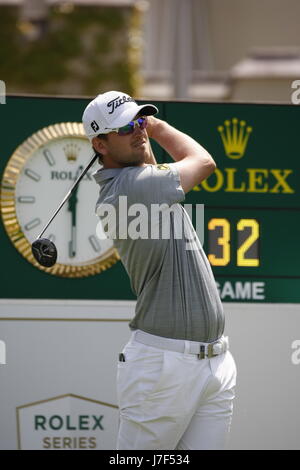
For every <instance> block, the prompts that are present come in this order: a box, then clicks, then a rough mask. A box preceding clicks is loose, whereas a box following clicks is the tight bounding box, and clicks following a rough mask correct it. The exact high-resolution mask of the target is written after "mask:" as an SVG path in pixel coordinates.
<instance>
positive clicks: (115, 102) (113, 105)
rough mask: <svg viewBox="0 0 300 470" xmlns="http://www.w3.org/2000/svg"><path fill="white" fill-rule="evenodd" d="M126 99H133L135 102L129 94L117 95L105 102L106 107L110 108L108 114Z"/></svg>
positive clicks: (126, 100)
mask: <svg viewBox="0 0 300 470" xmlns="http://www.w3.org/2000/svg"><path fill="white" fill-rule="evenodd" d="M128 101H133V102H134V103H135V100H134V99H133V98H131V97H130V96H125V95H124V96H122V98H121V97H120V96H117V98H114V99H113V100H111V101H109V102H108V103H107V107H108V108H111V110H110V111H109V113H108V114H112V113H113V112H114V111H115V110H116V109H117V108H118V107H119V106H122V104H124V103H126V102H128Z"/></svg>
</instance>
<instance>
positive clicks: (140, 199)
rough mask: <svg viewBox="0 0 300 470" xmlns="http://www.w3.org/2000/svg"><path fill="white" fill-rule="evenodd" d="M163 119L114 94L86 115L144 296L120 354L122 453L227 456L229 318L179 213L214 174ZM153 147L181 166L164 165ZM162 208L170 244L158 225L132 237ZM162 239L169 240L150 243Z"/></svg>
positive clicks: (110, 231) (114, 233)
mask: <svg viewBox="0 0 300 470" xmlns="http://www.w3.org/2000/svg"><path fill="white" fill-rule="evenodd" d="M157 111H158V110H157V108H156V107H155V106H153V105H151V104H146V105H141V106H139V105H138V104H137V103H136V102H135V101H134V100H133V98H131V97H130V96H128V95H127V94H126V93H122V92H118V91H111V92H107V93H103V94H100V95H98V96H97V97H96V98H95V99H94V100H93V101H92V102H90V103H89V105H88V106H87V108H86V109H85V111H84V114H83V124H84V128H85V131H86V134H87V136H88V137H89V139H90V141H91V144H92V146H93V148H94V150H95V151H96V152H97V153H98V154H99V157H100V160H101V164H102V166H101V168H100V169H99V170H98V171H97V173H96V174H95V175H94V177H95V180H96V182H97V183H98V184H99V185H100V195H99V200H98V202H97V206H96V210H97V213H98V215H99V216H100V219H101V220H102V223H103V229H104V230H105V231H106V233H107V236H108V237H110V238H112V239H113V242H114V245H115V247H116V248H117V250H118V252H119V255H120V257H121V261H122V263H123V265H124V267H125V269H126V271H127V273H128V275H129V277H130V281H131V286H132V289H133V291H134V293H135V294H136V296H137V303H136V309H135V316H134V318H133V320H132V321H131V323H130V325H129V326H130V329H131V330H132V334H131V338H130V340H129V342H128V344H127V345H126V346H125V347H124V349H123V351H122V353H120V354H119V362H118V375H117V392H118V404H119V409H120V427H119V433H118V440H117V449H119V450H121V449H122V450H125V449H128V450H131V449H153V450H159V449H162V450H169V449H222V448H224V447H225V444H226V438H227V436H228V432H229V428H230V423H231V418H232V408H233V399H234V396H235V391H234V390H235V384H236V366H235V362H234V359H233V357H232V355H231V353H230V352H229V350H228V338H227V337H224V335H223V332H224V323H225V322H224V312H223V308H222V304H221V301H220V297H219V294H218V291H217V288H216V283H215V280H214V277H213V274H212V270H211V267H210V264H209V262H208V260H207V257H206V255H205V253H204V251H203V248H202V246H201V244H200V241H199V239H198V237H197V234H196V232H195V231H194V228H193V226H192V223H191V221H190V219H189V217H188V215H187V213H186V211H185V210H184V208H183V206H182V205H181V204H179V203H180V202H182V201H184V199H185V194H186V193H188V192H189V191H191V189H192V188H193V187H194V186H195V185H197V184H199V183H200V182H201V181H203V180H205V179H206V178H207V177H208V176H209V175H210V174H211V173H212V172H213V171H214V170H215V168H216V164H215V162H214V160H213V158H212V157H211V156H210V154H209V153H208V152H207V151H206V150H205V149H204V148H203V147H202V146H201V145H200V144H199V143H198V142H196V141H195V140H193V139H192V138H191V137H189V136H188V135H186V134H184V133H182V132H180V131H179V130H177V129H175V128H174V127H172V126H171V125H169V124H168V123H167V122H165V121H163V120H160V119H157V118H156V117H154V114H156V113H157ZM188 118H189V117H188V116H186V119H188ZM199 125H200V126H201V123H200V122H199ZM149 138H151V139H153V140H154V141H155V142H157V143H158V144H159V145H160V146H161V147H162V148H163V149H165V151H166V152H167V153H168V154H169V155H170V156H171V157H172V159H173V160H174V163H165V164H157V162H156V160H155V157H154V155H153V153H152V150H151V146H150V142H149ZM124 198H125V199H126V204H127V207H128V208H129V209H128V211H127V212H126V213H125V212H124V211H123V212H122V208H124V204H123V203H124ZM105 204H110V205H112V206H113V208H114V209H115V210H116V213H117V217H115V218H113V220H110V221H108V220H107V218H106V217H105V216H104V214H103V212H102V211H101V207H103V205H105ZM137 204H138V205H139V206H137ZM157 205H161V207H162V213H161V217H160V218H159V219H158V220H159V222H158V223H159V224H160V225H162V224H163V221H165V219H167V218H168V220H169V236H168V237H166V236H163V234H161V232H162V231H163V230H158V231H157V230H154V229H155V228H156V229H157V228H159V229H160V228H161V227H157V219H156V226H155V224H153V225H154V227H152V228H151V230H148V232H149V233H148V237H145V236H140V237H138V236H136V235H135V236H129V235H130V234H129V230H128V231H127V232H126V231H124V226H125V227H128V226H129V225H130V222H131V221H132V220H133V217H132V216H133V215H134V216H137V213H136V207H140V212H141V213H142V212H143V214H144V217H143V218H141V225H143V224H146V225H147V226H148V229H149V223H150V222H152V220H151V210H152V209H153V207H154V206H155V207H157ZM142 208H144V209H145V210H142ZM133 209H134V210H133ZM171 209H172V210H171ZM145 211H146V213H147V214H148V216H147V217H145ZM124 222H127V223H125V224H124ZM179 226H180V227H184V235H183V236H181V237H180V236H179V235H180V230H178V227H179ZM146 232H147V231H146V230H145V227H140V233H141V234H145V233H146ZM154 232H155V233H156V234H157V233H159V234H160V235H162V236H159V237H157V236H156V237H151V233H152V234H153V233H154Z"/></svg>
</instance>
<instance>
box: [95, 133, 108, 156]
mask: <svg viewBox="0 0 300 470" xmlns="http://www.w3.org/2000/svg"><path fill="white" fill-rule="evenodd" d="M92 145H93V147H94V149H96V150H97V152H98V153H101V154H102V155H106V154H107V147H106V143H105V140H103V139H100V138H99V137H94V138H93V140H92Z"/></svg>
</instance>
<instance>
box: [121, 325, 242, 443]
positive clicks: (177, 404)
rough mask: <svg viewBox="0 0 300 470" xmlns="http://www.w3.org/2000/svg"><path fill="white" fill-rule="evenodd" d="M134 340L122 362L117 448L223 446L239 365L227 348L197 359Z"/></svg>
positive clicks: (126, 348) (125, 351) (190, 355)
mask: <svg viewBox="0 0 300 470" xmlns="http://www.w3.org/2000/svg"><path fill="white" fill-rule="evenodd" d="M134 335H135V333H133V335H132V337H131V340H130V341H129V343H127V345H126V346H125V348H124V349H123V354H124V357H125V362H120V361H119V363H118V373H117V394H118V404H119V409H120V426H119V433H118V440H117V449H118V450H132V449H133V450H137V449H141V450H146V449H152V450H170V449H180V450H186V449H194V450H197V449H203V450H204V449H206V450H208V449H223V448H225V446H226V441H227V436H228V433H229V429H230V424H231V419H232V408H233V399H234V396H235V391H234V388H235V385H236V366H235V362H234V359H233V357H232V355H231V353H230V352H229V351H227V352H225V353H223V354H220V355H218V356H215V357H213V358H206V359H201V360H200V359H198V357H197V356H196V355H194V354H189V353H179V352H174V351H168V350H163V349H159V348H156V347H155V348H154V347H152V346H146V345H144V344H141V343H138V342H137V341H135V340H134Z"/></svg>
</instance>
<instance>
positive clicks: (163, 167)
mask: <svg viewBox="0 0 300 470" xmlns="http://www.w3.org/2000/svg"><path fill="white" fill-rule="evenodd" d="M132 170H134V171H132V172H128V174H127V178H126V182H125V181H124V183H125V185H126V186H127V188H126V191H124V192H126V193H127V196H128V200H129V202H130V203H131V204H133V203H142V204H145V205H148V204H162V203H166V204H168V205H169V206H171V205H172V204H175V203H178V202H182V201H184V199H185V193H184V191H183V189H182V186H181V183H180V176H179V173H178V170H177V168H176V166H175V165H174V164H173V163H161V164H158V165H147V166H146V167H138V168H132Z"/></svg>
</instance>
